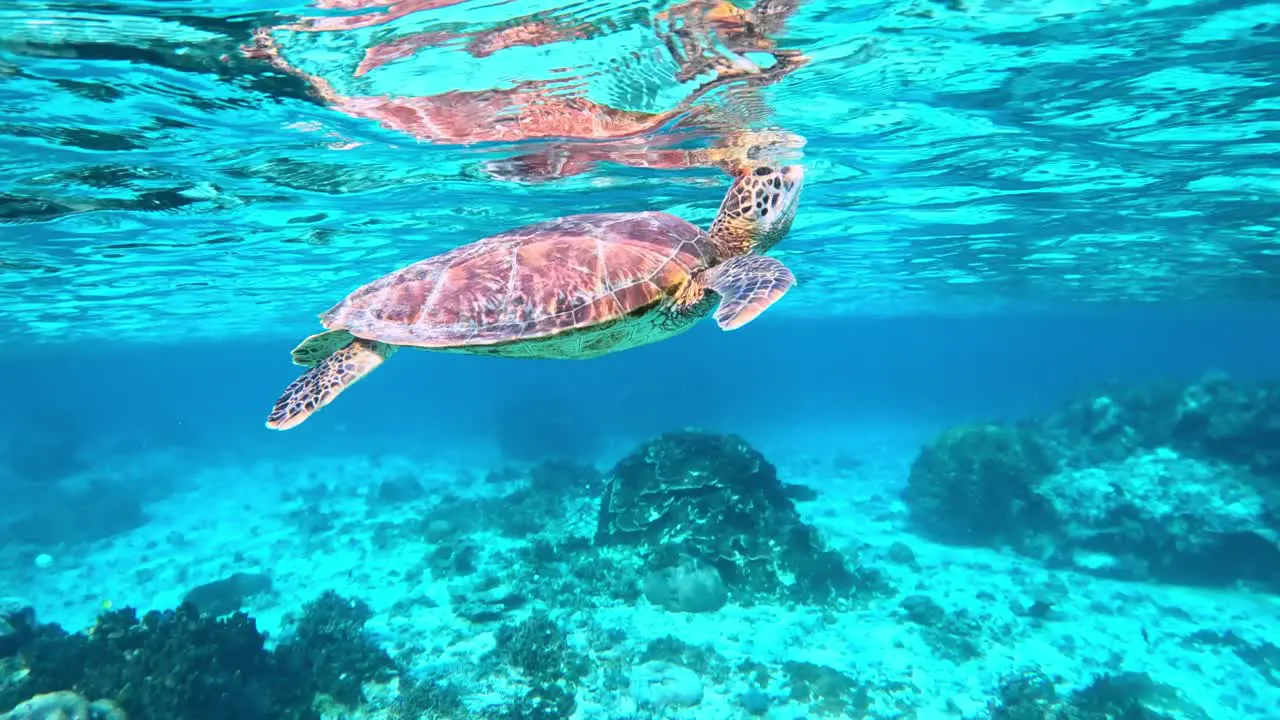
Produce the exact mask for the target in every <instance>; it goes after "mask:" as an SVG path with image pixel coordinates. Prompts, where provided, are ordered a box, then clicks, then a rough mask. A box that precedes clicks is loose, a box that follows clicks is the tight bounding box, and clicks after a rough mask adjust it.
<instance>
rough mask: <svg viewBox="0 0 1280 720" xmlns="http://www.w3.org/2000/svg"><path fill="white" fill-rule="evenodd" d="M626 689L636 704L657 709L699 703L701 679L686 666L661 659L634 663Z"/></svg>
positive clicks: (700, 699) (701, 690)
mask: <svg viewBox="0 0 1280 720" xmlns="http://www.w3.org/2000/svg"><path fill="white" fill-rule="evenodd" d="M630 689H631V698H632V699H633V700H635V701H636V705H639V706H640V707H645V708H652V709H654V710H656V711H659V712H661V711H663V710H665V709H667V708H683V707H693V706H694V705H697V704H698V703H700V702H702V692H703V689H702V678H699V677H698V674H697V673H695V672H694V671H692V670H690V669H689V668H686V667H681V666H680V665H675V664H672V663H669V662H663V661H661V660H652V661H650V662H647V663H644V664H643V665H637V666H636V667H635V668H634V669H633V670H632V671H631V688H630Z"/></svg>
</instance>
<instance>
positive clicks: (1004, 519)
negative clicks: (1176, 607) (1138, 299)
mask: <svg viewBox="0 0 1280 720" xmlns="http://www.w3.org/2000/svg"><path fill="white" fill-rule="evenodd" d="M1277 473H1280V385H1277V384H1274V383H1273V384H1265V383H1254V384H1248V383H1239V382H1234V381H1231V380H1230V379H1228V378H1226V377H1224V376H1214V375H1210V376H1207V377H1206V378H1204V379H1201V380H1200V381H1198V382H1195V383H1190V384H1183V385H1178V384H1174V383H1149V384H1142V385H1136V386H1115V387H1110V388H1108V389H1107V390H1106V391H1105V392H1094V393H1090V394H1086V395H1084V396H1082V397H1080V398H1076V399H1073V400H1070V401H1068V402H1067V403H1065V404H1064V405H1063V407H1062V408H1061V409H1060V410H1059V411H1057V412H1055V413H1052V414H1051V415H1049V416H1048V417H1045V418H1042V419H1038V420H1027V421H1023V422H1020V423H1017V424H986V425H964V426H959V427H955V428H952V429H950V430H947V431H945V432H943V433H942V434H941V435H940V436H939V437H938V438H937V439H936V440H935V441H933V442H932V443H930V444H929V445H928V446H926V447H925V448H923V449H922V450H921V452H920V455H919V456H918V457H917V459H916V461H915V463H914V465H913V466H912V470H911V477H910V479H909V481H908V485H907V488H906V491H905V492H904V495H903V498H904V500H905V501H906V503H907V505H908V508H909V511H910V514H911V518H912V521H913V523H914V525H915V527H916V529H917V530H919V531H920V532H921V533H922V534H924V535H927V536H929V537H931V538H934V539H937V540H940V541H943V542H950V543H956V544H981V545H991V546H1001V547H1009V548H1012V549H1014V550H1015V551H1018V552H1020V553H1023V554H1024V555H1028V556H1031V557H1035V558H1038V559H1042V560H1046V561H1048V562H1050V563H1052V564H1054V565H1058V566H1068V567H1074V568H1076V569H1080V570H1084V571H1088V572H1092V573H1095V574H1101V575H1106V576H1110V577H1119V578H1125V579H1154V580H1161V581H1166V582H1179V583H1189V584H1203V585H1215V586H1226V585H1231V584H1233V583H1237V582H1245V583H1250V584H1252V585H1255V586H1260V587H1261V588H1262V589H1267V590H1272V591H1278V592H1280V476H1277Z"/></svg>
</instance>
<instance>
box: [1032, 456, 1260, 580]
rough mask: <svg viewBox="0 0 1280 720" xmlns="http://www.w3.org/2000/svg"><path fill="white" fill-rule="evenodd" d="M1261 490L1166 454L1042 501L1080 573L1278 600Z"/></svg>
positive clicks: (1058, 486) (1043, 488) (1081, 474)
mask: <svg viewBox="0 0 1280 720" xmlns="http://www.w3.org/2000/svg"><path fill="white" fill-rule="evenodd" d="M1258 482H1259V481H1258V480H1257V479H1255V478H1252V477H1251V476H1249V475H1248V473H1247V471H1243V470H1240V469H1238V468H1233V467H1231V466H1229V465H1225V464H1223V463H1220V462H1213V461H1205V460H1198V459H1195V458H1188V457H1183V456H1181V455H1180V454H1178V453H1177V452H1175V451H1173V450H1170V449H1167V448H1162V449H1159V450H1156V451H1153V452H1149V453H1143V454H1140V455H1137V456H1134V457H1131V458H1128V459H1126V460H1124V461H1122V462H1117V463H1108V464H1106V465H1103V466H1100V467H1093V468H1085V469H1081V470H1070V471H1065V472H1062V473H1059V474H1056V475H1052V476H1050V477H1048V478H1046V479H1045V480H1044V481H1042V482H1041V483H1040V484H1039V485H1038V486H1037V488H1036V492H1037V494H1038V496H1039V497H1040V498H1042V499H1043V500H1044V501H1045V502H1046V503H1047V504H1048V505H1049V506H1050V507H1051V508H1052V511H1053V514H1054V516H1055V518H1056V523H1055V527H1056V528H1057V531H1056V533H1055V536H1054V538H1053V540H1054V543H1055V545H1056V551H1055V552H1056V555H1057V556H1059V557H1060V558H1061V559H1063V560H1064V561H1065V562H1066V563H1068V564H1070V565H1073V566H1075V567H1077V568H1079V569H1083V570H1089V571H1093V572H1096V573H1098V574H1104V575H1112V576H1117V577H1124V578H1130V579H1146V578H1155V579H1159V580H1163V581H1168V582H1180V583H1187V584H1203V585H1228V584H1231V583H1234V582H1238V581H1246V582H1252V583H1257V584H1260V585H1262V586H1263V587H1264V588H1268V589H1272V590H1280V533H1277V531H1276V529H1275V528H1273V527H1270V526H1269V524H1268V513H1269V506H1268V503H1267V501H1266V499H1265V498H1264V496H1263V494H1262V493H1261V492H1259V489H1258Z"/></svg>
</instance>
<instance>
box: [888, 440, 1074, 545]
mask: <svg viewBox="0 0 1280 720" xmlns="http://www.w3.org/2000/svg"><path fill="white" fill-rule="evenodd" d="M1054 467H1055V465H1054V462H1053V460H1052V458H1051V457H1050V455H1049V453H1048V451H1047V450H1046V448H1045V447H1044V446H1043V445H1042V444H1041V442H1040V440H1039V438H1038V437H1037V436H1036V435H1035V433H1034V432H1033V431H1031V430H1029V429H1027V428H1024V427H1020V426H1012V425H995V424H979V425H961V426H959V427H954V428H950V429H948V430H946V431H944V432H943V433H942V434H941V435H940V436H938V438H937V439H936V440H934V441H933V442H932V443H930V444H929V445H927V446H925V447H924V448H923V449H922V450H921V451H920V454H919V456H918V457H917V458H916V460H915V462H914V463H913V464H912V466H911V475H910V477H909V478H908V480H907V488H906V492H905V496H904V499H905V500H906V502H907V506H908V508H909V509H910V512H911V520H912V522H913V524H914V525H915V526H916V528H917V529H919V530H920V531H921V532H922V533H923V534H925V535H927V536H929V537H932V538H934V539H937V540H941V541H943V542H951V543H956V544H990V543H995V542H1007V541H1009V540H1011V539H1014V538H1016V537H1017V536H1018V535H1020V534H1022V533H1024V532H1026V530H1027V528H1029V527H1034V526H1036V525H1039V524H1041V523H1042V522H1043V507H1042V503H1040V502H1038V499H1037V498H1036V495H1035V487H1036V485H1037V483H1039V482H1040V480H1041V479H1043V478H1044V477H1045V476H1047V475H1048V474H1049V473H1051V472H1052V471H1053V470H1054Z"/></svg>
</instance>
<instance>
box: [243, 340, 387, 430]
mask: <svg viewBox="0 0 1280 720" xmlns="http://www.w3.org/2000/svg"><path fill="white" fill-rule="evenodd" d="M396 349H397V348H396V346H395V345H388V344H387V343H381V342H374V341H371V340H360V339H356V340H352V341H351V342H350V343H348V344H347V345H345V346H343V347H341V348H339V349H338V350H335V351H334V352H333V354H331V355H329V356H328V357H326V358H324V359H323V360H320V361H319V362H317V363H316V364H315V366H314V367H312V368H311V369H310V370H308V371H306V372H305V373H303V374H302V375H300V376H299V377H298V379H297V380H294V381H293V382H292V383H290V384H289V387H287V388H285V390H284V392H283V393H282V394H281V395H280V399H278V400H276V404H275V406H274V407H272V408H271V414H270V415H269V416H267V427H269V428H271V429H273V430H288V429H289V428H292V427H297V426H298V425H301V424H302V423H303V421H305V420H306V419H307V418H309V417H311V416H312V415H313V414H315V412H316V411H317V410H319V409H320V408H322V407H324V406H325V405H328V404H329V403H331V402H333V399H334V398H336V397H338V395H339V393H341V392H342V391H343V390H346V389H347V388H348V387H350V386H351V385H352V384H353V383H355V381H357V380H359V379H360V378H362V377H364V376H365V375H368V374H369V373H370V372H373V369H374V368H376V367H378V366H379V365H381V364H382V362H383V361H384V360H386V359H387V358H389V357H391V354H392V353H394V352H395V351H396Z"/></svg>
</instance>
